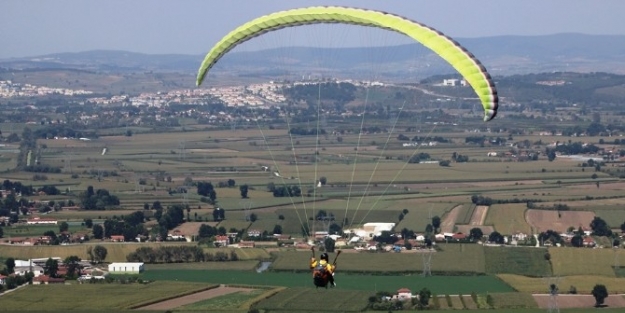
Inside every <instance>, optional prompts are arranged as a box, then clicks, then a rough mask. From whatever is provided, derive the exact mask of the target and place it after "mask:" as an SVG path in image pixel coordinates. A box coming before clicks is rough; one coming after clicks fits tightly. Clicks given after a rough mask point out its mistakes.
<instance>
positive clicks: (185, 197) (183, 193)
mask: <svg viewBox="0 0 625 313" xmlns="http://www.w3.org/2000/svg"><path fill="white" fill-rule="evenodd" d="M178 193H180V195H181V196H182V205H183V206H184V207H185V208H187V207H189V194H188V193H187V187H186V186H182V187H178Z"/></svg>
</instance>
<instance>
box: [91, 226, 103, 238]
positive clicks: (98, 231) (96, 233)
mask: <svg viewBox="0 0 625 313" xmlns="http://www.w3.org/2000/svg"><path fill="white" fill-rule="evenodd" d="M91 231H92V232H93V238H95V239H104V228H102V225H100V224H98V225H94V226H93V229H92V230H91Z"/></svg>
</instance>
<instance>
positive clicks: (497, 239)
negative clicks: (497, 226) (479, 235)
mask: <svg viewBox="0 0 625 313" xmlns="http://www.w3.org/2000/svg"><path fill="white" fill-rule="evenodd" d="M488 241H490V242H494V243H498V244H503V242H504V239H503V235H501V234H500V233H499V232H496V231H494V232H492V233H490V235H489V236H488Z"/></svg>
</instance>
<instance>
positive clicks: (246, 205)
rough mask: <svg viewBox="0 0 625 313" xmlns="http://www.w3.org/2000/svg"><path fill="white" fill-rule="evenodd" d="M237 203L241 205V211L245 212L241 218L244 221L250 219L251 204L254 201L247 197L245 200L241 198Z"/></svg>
mask: <svg viewBox="0 0 625 313" xmlns="http://www.w3.org/2000/svg"><path fill="white" fill-rule="evenodd" d="M239 204H240V205H241V207H242V208H243V211H245V214H244V215H243V218H244V219H245V221H248V222H249V221H250V220H251V217H250V216H251V215H252V214H251V211H252V204H254V202H252V201H251V200H249V199H246V200H241V201H240V202H239Z"/></svg>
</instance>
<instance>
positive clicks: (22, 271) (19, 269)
mask: <svg viewBox="0 0 625 313" xmlns="http://www.w3.org/2000/svg"><path fill="white" fill-rule="evenodd" d="M13 272H14V273H15V274H17V275H20V276H24V275H26V273H28V272H33V275H34V277H38V276H39V275H43V267H41V266H37V265H33V266H16V267H14V268H13Z"/></svg>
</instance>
